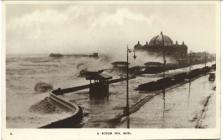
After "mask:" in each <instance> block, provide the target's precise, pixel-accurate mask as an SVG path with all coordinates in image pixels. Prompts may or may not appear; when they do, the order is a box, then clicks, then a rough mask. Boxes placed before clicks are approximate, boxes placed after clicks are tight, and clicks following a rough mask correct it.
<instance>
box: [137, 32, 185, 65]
mask: <svg viewBox="0 0 223 140" xmlns="http://www.w3.org/2000/svg"><path fill="white" fill-rule="evenodd" d="M163 41H164V42H163ZM163 44H164V45H163ZM134 49H135V50H136V51H147V52H149V53H155V54H157V55H163V54H164V53H165V56H168V57H171V58H174V59H175V60H177V61H178V62H179V63H186V62H187V46H186V44H184V42H182V44H178V42H177V41H176V43H173V41H172V39H171V38H170V37H169V36H167V35H163V39H162V32H161V33H160V34H159V35H157V36H154V37H153V38H152V39H151V40H150V41H149V43H148V42H146V44H145V45H141V44H140V42H139V41H138V43H137V44H136V45H135V46H134Z"/></svg>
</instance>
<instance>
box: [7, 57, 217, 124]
mask: <svg viewBox="0 0 223 140" xmlns="http://www.w3.org/2000/svg"><path fill="white" fill-rule="evenodd" d="M116 59H117V57H115V59H114V58H113V57H111V56H107V55H102V56H100V57H99V58H97V59H96V58H93V57H75V56H69V57H68V56H67V57H66V56H64V57H61V58H54V57H49V56H48V55H7V57H6V126H7V128H38V127H41V126H43V125H46V124H48V123H50V122H53V121H56V120H59V119H61V118H64V117H66V116H69V115H70V114H71V112H69V111H66V110H63V109H61V108H56V109H55V107H51V106H52V104H49V103H45V102H47V100H46V99H47V97H49V93H50V90H49V91H46V92H39V91H36V90H35V86H36V84H38V83H41V82H44V83H47V84H49V85H51V86H52V87H53V89H57V88H61V89H64V88H70V87H74V86H79V85H84V84H89V81H87V80H86V79H85V78H84V77H81V76H80V71H81V70H91V71H94V70H100V69H104V70H105V71H104V73H106V74H108V75H111V76H112V77H113V78H114V79H115V78H119V77H120V75H122V73H121V72H117V71H112V70H111V69H112V64H111V63H112V62H114V61H115V60H116ZM123 61H125V60H123ZM131 61H132V63H133V64H134V60H131ZM140 61H141V62H142V61H144V62H146V61H148V59H145V60H140ZM211 64H213V63H208V65H211ZM203 66H204V64H200V65H196V66H193V67H192V68H198V67H203ZM188 70H189V68H187V67H186V68H182V69H178V70H171V71H168V72H167V73H166V74H167V75H171V74H175V73H179V72H185V71H188ZM161 77H162V74H156V75H153V74H147V75H146V74H144V75H141V76H138V77H137V78H135V79H132V80H130V81H129V94H130V105H132V104H134V103H136V102H137V101H139V100H140V99H142V98H143V97H145V96H147V94H148V93H146V92H144V93H141V92H138V91H135V88H136V87H137V86H138V85H139V84H142V83H145V82H149V81H154V80H157V79H160V78H161ZM200 81H201V82H202V81H203V83H206V84H207V86H205V87H210V89H209V90H210V92H207V94H205V95H207V96H208V95H209V94H212V93H213V90H211V87H213V86H214V84H213V83H212V84H209V83H208V80H207V78H206V79H203V80H200ZM192 85H193V84H192ZM199 85H200V83H199V82H197V86H194V85H193V86H192V87H193V88H195V87H199V88H201V91H202V90H203V88H202V86H199ZM187 89H188V86H185V87H183V88H181V89H177V90H172V91H171V93H172V94H171V95H172V96H170V97H169V96H167V97H168V98H170V99H171V101H174V102H173V103H172V104H174V105H171V102H169V105H168V106H169V108H171V106H172V107H175V108H177V109H178V111H173V113H172V114H175V117H176V118H177V117H179V116H177V115H176V114H178V113H179V112H180V111H179V110H181V111H182V110H185V106H182V108H180V107H178V106H177V103H180V102H182V100H178V99H179V98H180V97H181V96H180V94H183V95H184V96H186V93H184V92H185V91H186V90H187ZM109 90H110V92H109V94H110V96H109V100H107V101H103V102H101V101H92V100H90V98H89V94H88V89H85V90H82V91H79V92H75V93H69V94H66V95H64V96H63V97H64V98H66V99H68V100H70V101H71V102H73V103H76V104H78V105H80V106H81V107H83V110H84V119H83V122H82V124H83V125H82V127H84V128H104V127H125V123H123V124H117V125H111V124H108V123H107V120H109V119H112V118H114V117H115V116H116V115H117V114H119V113H120V112H122V111H123V108H124V107H125V105H126V82H125V81H123V82H119V83H114V84H111V85H110V87H109ZM209 90H208V89H207V91H209ZM192 91H193V90H192ZM179 92H182V93H179ZM194 92H197V91H194ZM175 94H176V96H174V95H175ZM159 96H160V98H158V97H159ZM159 96H155V97H154V98H153V99H151V101H149V102H148V104H149V103H150V104H151V103H153V105H148V104H145V106H143V107H142V109H140V110H139V111H137V112H136V113H134V114H133V116H132V118H133V121H132V122H133V126H134V127H137V128H138V127H139V128H140V127H148V128H150V127H154V128H160V127H167V128H168V127H170V128H172V127H182V128H185V127H194V125H191V123H189V124H190V125H188V122H189V121H190V120H189V119H188V120H186V121H184V123H183V124H181V123H180V124H178V125H173V124H175V123H174V120H175V119H176V118H174V117H171V120H170V119H169V118H168V117H167V118H166V121H167V122H168V123H169V124H171V122H172V125H165V126H163V125H162V122H163V121H162V119H161V120H158V123H154V122H156V121H157V120H156V119H157V117H156V115H154V114H153V115H151V113H155V114H157V115H158V116H159V115H160V112H162V111H161V110H162V109H160V111H159V109H154V108H156V107H160V106H161V104H162V101H161V100H162V98H161V95H159ZM192 98H201V100H194V101H192V102H194V103H193V104H194V107H192V108H195V109H194V110H196V111H194V112H196V113H197V112H199V111H200V110H202V107H199V108H196V107H195V106H196V103H197V102H199V104H201V105H202V101H203V100H205V98H206V96H202V94H199V95H198V94H197V97H196V95H194V97H192ZM213 98H214V97H213ZM180 99H181V98H180ZM185 99H186V97H185ZM211 101H212V102H213V103H212V104H214V103H215V98H214V99H213V100H211ZM185 102H186V101H185ZM200 102H201V103H200ZM191 104H192V103H191ZM50 105H51V106H50ZM212 106H213V105H212ZM145 108H146V109H145ZM172 109H174V108H172ZM169 110H171V109H169ZM213 110H214V109H213ZM140 112H141V113H140ZM157 112H159V113H157ZM169 112H170V111H169ZM148 113H149V114H150V115H146V117H147V118H144V117H142V116H143V114H148ZM189 113H190V114H189V115H191V114H192V115H191V117H192V119H193V117H194V116H193V115H194V114H193V112H192V113H191V112H189ZM197 114H198V115H199V113H197ZM212 114H213V112H212ZM214 114H215V113H214ZM181 118H183V116H181ZM210 118H211V119H209V122H210V120H211V121H214V120H215V115H211V117H210ZM142 119H144V120H143V121H142ZM148 119H149V120H150V121H148ZM153 119H154V121H153ZM190 119H191V118H190ZM164 120H165V119H164ZM178 121H179V122H180V120H178ZM140 122H147V123H140ZM149 122H151V123H149ZM213 126H214V125H213V124H211V125H207V126H206V127H213Z"/></svg>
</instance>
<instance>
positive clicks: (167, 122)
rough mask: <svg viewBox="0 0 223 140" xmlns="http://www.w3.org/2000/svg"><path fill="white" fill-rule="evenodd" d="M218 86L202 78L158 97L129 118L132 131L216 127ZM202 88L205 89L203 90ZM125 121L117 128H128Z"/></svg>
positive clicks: (206, 77)
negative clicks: (135, 129) (216, 94)
mask: <svg viewBox="0 0 223 140" xmlns="http://www.w3.org/2000/svg"><path fill="white" fill-rule="evenodd" d="M214 87H215V83H213V82H209V81H208V76H203V77H200V78H198V79H196V80H195V81H192V82H191V86H190V90H189V83H188V84H184V85H182V86H180V87H177V88H175V89H171V90H169V91H167V92H166V96H165V107H164V100H163V95H162V94H160V95H157V96H155V97H154V98H152V99H151V100H150V101H149V102H147V103H146V104H145V105H144V106H142V107H141V108H140V110H138V111H137V112H136V113H133V114H131V116H130V128H142V127H144V128H194V127H198V128H207V127H208V128H213V127H215V122H216V120H215V114H216V113H215V101H216V100H215V99H216V96H215V90H214V89H213V88H214ZM201 89H202V90H201ZM126 125H127V124H126V121H125V122H124V123H123V124H121V125H120V126H118V127H126Z"/></svg>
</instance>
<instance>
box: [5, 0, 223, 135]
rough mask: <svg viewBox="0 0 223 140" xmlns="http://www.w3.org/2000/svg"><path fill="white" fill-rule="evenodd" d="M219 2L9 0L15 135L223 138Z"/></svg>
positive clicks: (8, 78)
mask: <svg viewBox="0 0 223 140" xmlns="http://www.w3.org/2000/svg"><path fill="white" fill-rule="evenodd" d="M219 4H220V3H219V2H218V1H211V2H210V1H201V2H187V3H185V2H174V1H170V2H163V3H162V2H154V1H150V2H149V1H139V2H136V1H107V2H105V1H104V2H97V1H74V2H71V1H66V2H60V1H56V2H44V1H35V2H32V1H30V2H24V1H15V2H12V1H8V2H7V1H5V2H4V9H3V10H4V12H3V14H4V16H3V17H4V20H3V22H4V24H3V25H4V28H3V32H4V50H5V52H4V55H3V56H5V79H2V80H4V81H5V93H3V94H5V101H3V103H5V110H4V111H5V118H4V117H3V118H2V119H4V121H5V125H6V128H5V129H21V128H23V129H41V130H48V129H51V130H52V129H55V128H63V130H64V129H65V131H66V130H67V128H74V129H75V130H77V129H85V128H93V129H95V128H97V129H98V128H99V129H101V128H112V129H113V128H116V129H119V128H126V129H127V130H134V129H139V128H143V129H144V130H147V129H159V130H163V129H164V130H165V129H193V130H209V129H214V130H217V131H218V130H220V128H219V125H220V124H219V123H220V103H219V101H220V87H219V85H220V71H219V70H220V52H219V50H220V31H219V28H220V21H219V19H220V16H219V15H220V13H219V9H220V8H219ZM216 128H219V129H216ZM109 133H110V132H106V133H105V134H106V135H108V134H109ZM117 133H118V132H117ZM126 133H127V134H128V133H129V134H130V135H131V132H129V131H126ZM95 134H96V135H101V134H102V135H103V133H102V131H99V132H97V133H95ZM157 135H159V134H157ZM217 136H219V135H217ZM217 136H216V137H217Z"/></svg>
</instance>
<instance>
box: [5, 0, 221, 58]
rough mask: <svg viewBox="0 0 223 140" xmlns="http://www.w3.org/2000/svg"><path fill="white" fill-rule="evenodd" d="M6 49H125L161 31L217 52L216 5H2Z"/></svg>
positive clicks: (16, 51)
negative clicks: (4, 6) (3, 7)
mask: <svg viewBox="0 0 223 140" xmlns="http://www.w3.org/2000/svg"><path fill="white" fill-rule="evenodd" d="M5 10H6V11H5V14H6V16H5V23H6V24H5V25H6V30H5V31H6V53H7V54H49V53H52V52H53V53H93V52H99V53H115V54H117V53H125V49H126V46H127V45H128V46H129V48H133V47H134V45H135V44H136V43H137V41H140V43H141V44H143V45H144V44H145V43H146V41H148V42H149V40H150V39H151V38H152V37H153V36H155V35H158V34H160V32H161V31H162V32H163V34H164V35H167V36H169V37H170V38H171V39H172V40H173V41H174V42H175V41H178V44H181V43H182V41H184V43H185V44H186V45H187V46H188V50H189V51H190V50H191V51H208V52H211V53H215V52H216V45H217V40H216V39H217V37H218V36H217V35H216V34H217V31H218V29H219V28H218V27H217V20H218V17H219V15H218V14H217V13H216V10H217V7H216V5H215V4H197V3H193V2H191V3H189V4H186V5H185V4H181V3H178V4H168V3H167V4H162V5H161V4H151V3H143V4H140V3H135V4H131V3H124V4H120V3H112V4H110V3H103V4H101V3H99V4H97V3H96V4H95V3H91V4H90V3H89V4H86V3H71V4H55V3H54V4H51V3H49V4H46V3H44V4H7V5H6V8H5Z"/></svg>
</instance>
